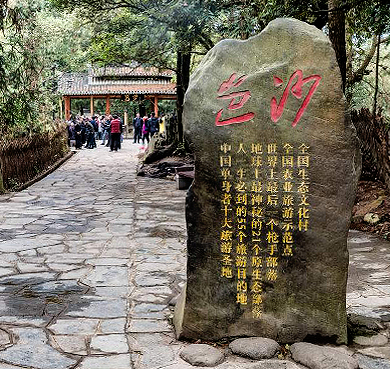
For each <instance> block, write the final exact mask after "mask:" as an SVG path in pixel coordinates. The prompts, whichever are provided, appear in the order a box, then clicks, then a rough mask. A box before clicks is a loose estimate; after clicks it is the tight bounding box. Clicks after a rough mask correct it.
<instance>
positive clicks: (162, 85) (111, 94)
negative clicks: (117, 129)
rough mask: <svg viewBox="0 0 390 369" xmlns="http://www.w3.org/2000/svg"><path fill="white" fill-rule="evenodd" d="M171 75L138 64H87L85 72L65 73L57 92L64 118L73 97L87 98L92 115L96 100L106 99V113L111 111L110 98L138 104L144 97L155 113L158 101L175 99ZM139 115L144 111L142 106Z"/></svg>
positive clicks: (69, 113)
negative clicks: (88, 65)
mask: <svg viewBox="0 0 390 369" xmlns="http://www.w3.org/2000/svg"><path fill="white" fill-rule="evenodd" d="M172 77H173V72H172V71H169V70H159V69H158V68H144V67H140V66H136V67H132V66H121V67H105V68H92V67H90V68H89V70H88V73H64V74H63V75H62V77H61V78H60V80H59V82H58V91H59V93H60V94H61V95H62V96H63V100H64V103H65V119H66V120H69V119H70V117H71V101H72V99H90V110H91V115H94V110H95V109H94V100H95V99H105V100H106V109H105V110H106V111H105V113H106V114H110V111H111V105H110V101H111V100H112V99H121V100H123V101H129V102H130V101H134V102H138V103H139V105H140V107H142V101H143V100H149V101H150V102H151V104H152V106H153V110H154V112H155V114H156V115H158V101H159V100H167V99H168V100H175V99H176V84H175V83H173V82H172ZM61 105H62V103H61ZM141 114H142V115H143V114H145V112H142V108H141ZM61 116H62V113H61Z"/></svg>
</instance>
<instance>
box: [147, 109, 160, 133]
mask: <svg viewBox="0 0 390 369" xmlns="http://www.w3.org/2000/svg"><path fill="white" fill-rule="evenodd" d="M149 127H150V137H153V136H154V135H155V134H156V133H157V132H158V129H159V121H158V118H156V116H155V114H154V113H152V114H151V116H150V119H149Z"/></svg>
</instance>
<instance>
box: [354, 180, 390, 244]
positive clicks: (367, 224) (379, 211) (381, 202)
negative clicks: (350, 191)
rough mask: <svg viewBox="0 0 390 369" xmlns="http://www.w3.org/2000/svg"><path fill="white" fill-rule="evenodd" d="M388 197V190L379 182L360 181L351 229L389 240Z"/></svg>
mask: <svg viewBox="0 0 390 369" xmlns="http://www.w3.org/2000/svg"><path fill="white" fill-rule="evenodd" d="M389 195H390V193H389V190H388V189H386V187H385V185H384V184H383V183H381V182H373V181H360V182H359V185H358V190H357V195H356V200H355V205H354V207H353V211H352V224H351V229H357V230H360V231H364V232H370V233H374V234H377V235H380V236H381V237H383V238H385V239H390V196H389ZM367 214H368V215H367Z"/></svg>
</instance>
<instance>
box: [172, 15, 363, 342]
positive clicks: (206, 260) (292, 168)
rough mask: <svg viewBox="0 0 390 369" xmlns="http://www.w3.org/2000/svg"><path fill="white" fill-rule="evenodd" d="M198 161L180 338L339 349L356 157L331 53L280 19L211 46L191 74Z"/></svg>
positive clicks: (323, 42)
mask: <svg viewBox="0 0 390 369" xmlns="http://www.w3.org/2000/svg"><path fill="white" fill-rule="evenodd" d="M184 124H185V134H186V138H187V140H188V141H189V142H190V144H191V145H192V149H193V151H194V153H195V157H196V161H195V182H194V184H193V185H192V187H191V189H190V191H189V193H188V197H187V227H188V266H187V277H188V281H187V286H186V288H185V290H184V291H183V293H182V295H181V297H180V299H179V301H178V304H177V306H176V311H175V317H174V323H175V328H176V333H177V335H178V336H179V337H185V338H192V339H198V338H202V339H208V340H215V339H219V338H222V337H238V336H263V337H269V338H273V339H275V340H277V341H279V342H282V343H283V342H293V341H300V340H305V339H306V340H310V339H312V340H317V339H321V340H327V341H330V342H336V343H343V342H346V340H347V324H346V323H347V319H346V303H345V297H346V296H345V295H346V282H347V274H348V251H347V234H348V228H349V224H350V216H351V210H352V206H353V202H354V198H355V191H356V186H357V181H358V178H359V174H360V152H359V151H358V146H357V138H356V134H355V130H354V127H353V125H352V123H351V121H350V118H349V115H348V114H347V111H346V104H345V99H344V96H343V92H342V87H341V77H340V72H339V68H338V64H337V61H336V57H335V53H334V51H333V49H332V45H331V43H330V42H329V39H328V38H327V36H326V35H325V34H324V33H322V32H321V31H320V30H318V29H316V28H315V27H313V26H310V25H308V24H306V23H303V22H300V21H297V20H294V19H277V20H274V21H273V22H271V23H270V24H269V25H268V27H267V28H266V29H265V30H264V31H263V32H261V33H260V34H259V35H257V36H255V37H252V38H250V39H249V40H246V41H236V40H224V41H221V42H219V43H218V44H217V45H216V46H215V47H214V48H213V49H212V50H211V51H210V52H209V53H208V54H207V56H206V57H205V58H204V60H203V61H202V63H201V65H200V66H199V68H198V69H197V71H196V72H195V73H194V74H193V76H192V78H191V82H190V86H189V89H188V92H187V94H186V98H185V105H184Z"/></svg>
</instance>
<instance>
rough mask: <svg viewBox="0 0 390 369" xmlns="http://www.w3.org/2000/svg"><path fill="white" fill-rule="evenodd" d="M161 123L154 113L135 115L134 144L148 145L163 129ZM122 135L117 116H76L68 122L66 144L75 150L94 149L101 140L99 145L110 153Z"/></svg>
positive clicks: (119, 120) (117, 146)
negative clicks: (105, 147) (108, 149)
mask: <svg viewBox="0 0 390 369" xmlns="http://www.w3.org/2000/svg"><path fill="white" fill-rule="evenodd" d="M161 122H164V120H161V119H160V118H158V117H156V115H155V113H151V114H149V116H144V117H143V118H142V117H141V115H140V114H139V113H137V114H136V116H135V118H134V119H133V134H134V143H140V142H141V141H142V144H145V141H146V142H147V143H149V140H150V138H151V137H153V136H154V135H155V134H157V133H158V132H159V131H161V130H163V129H164V128H162V127H161ZM122 133H123V122H122V120H121V119H120V118H119V117H118V116H117V115H106V116H103V115H102V116H100V117H98V116H93V117H91V118H86V117H83V116H76V117H73V118H71V119H70V120H69V121H68V144H69V146H71V147H72V146H73V147H75V148H76V149H81V148H82V147H85V148H87V149H94V148H96V141H97V140H101V141H102V142H101V145H106V146H107V147H110V151H118V149H120V148H121V142H122V141H123V134H122Z"/></svg>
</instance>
